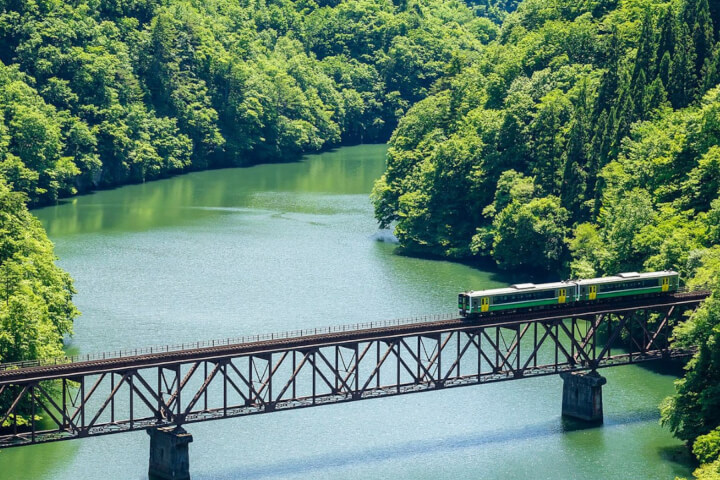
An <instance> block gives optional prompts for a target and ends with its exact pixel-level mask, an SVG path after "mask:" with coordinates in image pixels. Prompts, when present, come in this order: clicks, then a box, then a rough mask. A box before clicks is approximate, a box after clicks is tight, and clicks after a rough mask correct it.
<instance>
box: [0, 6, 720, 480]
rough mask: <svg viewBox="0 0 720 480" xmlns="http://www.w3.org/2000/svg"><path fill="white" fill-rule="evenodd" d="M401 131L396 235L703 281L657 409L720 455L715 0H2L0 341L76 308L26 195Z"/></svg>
mask: <svg viewBox="0 0 720 480" xmlns="http://www.w3.org/2000/svg"><path fill="white" fill-rule="evenodd" d="M388 138H389V150H388V157H387V158H388V164H387V170H386V172H385V174H384V175H383V177H382V178H381V179H380V180H378V182H377V183H376V185H375V188H374V189H373V193H372V200H373V203H374V207H375V213H376V217H377V219H378V221H379V223H380V225H381V227H387V226H390V225H392V226H394V232H395V235H396V237H397V239H398V242H399V247H398V249H399V252H402V253H403V254H407V255H415V256H422V257H425V258H440V259H450V260H454V261H460V262H463V263H467V264H470V265H482V264H485V262H491V263H493V264H494V265H495V266H496V267H497V268H499V269H501V270H506V271H509V272H512V271H519V270H523V271H528V272H533V274H534V275H535V276H536V277H537V278H579V277H593V276H599V275H606V274H614V273H617V272H620V271H631V270H637V271H643V270H663V269H674V270H677V271H679V272H680V273H681V275H682V277H683V278H684V279H686V280H687V283H688V284H689V285H691V286H696V287H704V288H709V289H711V290H712V291H713V295H712V297H711V298H710V299H709V300H708V301H707V302H706V303H705V305H704V306H703V307H702V308H701V309H699V310H698V311H697V312H696V313H695V314H694V315H693V316H692V318H690V319H688V320H687V321H686V322H684V323H682V324H681V325H680V326H679V327H678V328H677V329H676V331H675V341H676V342H678V343H679V344H681V345H684V346H688V345H695V346H698V347H699V351H698V353H697V355H696V356H695V357H694V358H693V360H692V361H690V362H689V364H688V366H687V372H686V374H685V377H684V378H682V379H680V380H678V382H677V384H676V394H675V395H674V396H672V397H670V398H668V399H667V400H666V401H665V402H664V403H663V405H662V406H661V416H662V422H663V423H664V424H665V425H666V426H667V427H668V428H670V429H671V430H672V431H673V433H674V434H675V435H676V436H677V437H678V438H680V439H682V440H683V441H684V442H686V443H687V444H688V446H689V447H691V448H692V451H693V453H694V455H695V456H696V458H697V459H698V460H699V461H700V462H701V466H700V467H699V468H698V470H697V471H696V476H697V477H698V478H701V479H705V480H707V479H717V478H720V4H719V3H718V2H710V1H709V0H581V1H577V0H522V1H520V0H466V1H461V0H451V1H444V0H395V1H390V0H344V1H341V0H268V1H260V0H241V1H233V0H204V1H200V0H127V1H123V2H116V1H112V0H75V1H73V2H60V1H57V0H0V230H2V235H1V236H0V292H3V293H4V295H0V300H3V301H2V302H1V303H0V322H2V323H1V324H2V327H1V329H0V361H3V362H10V361H17V360H26V359H31V358H39V357H44V356H52V355H55V354H57V352H58V351H60V349H61V348H62V339H63V336H64V335H68V334H71V332H72V321H73V319H74V318H75V317H76V316H77V315H78V312H77V309H76V308H75V307H74V306H73V304H72V294H73V293H74V289H73V285H72V280H71V279H70V277H69V276H68V275H67V274H66V273H65V272H62V270H60V269H59V268H58V267H57V266H55V263H54V262H55V256H54V253H53V249H52V244H51V243H50V241H49V240H48V238H47V236H46V235H45V232H44V231H43V230H42V226H41V225H40V224H39V222H38V221H37V220H36V219H34V218H33V217H32V215H31V214H30V213H29V211H28V208H32V207H37V206H42V205H49V204H53V203H56V202H57V201H58V200H59V199H61V198H67V197H70V196H72V195H75V194H78V193H88V192H91V191H94V190H96V189H105V188H114V187H117V186H121V185H126V184H129V183H141V182H145V181H148V180H153V179H160V178H167V177H169V176H173V175H176V174H179V173H184V172H189V171H198V170H205V169H210V168H224V167H233V166H249V165H254V164H257V163H269V162H280V161H286V160H287V159H296V158H299V157H300V156H301V155H302V154H304V153H312V152H318V151H323V150H326V149H328V148H333V147H336V146H340V145H348V144H358V143H373V142H384V141H387V139H388ZM3 401H5V400H4V399H3V398H1V397H0V404H2V403H3Z"/></svg>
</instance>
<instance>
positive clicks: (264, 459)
mask: <svg viewBox="0 0 720 480" xmlns="http://www.w3.org/2000/svg"><path fill="white" fill-rule="evenodd" d="M384 154H385V146H383V145H362V146H357V147H345V148H341V149H338V150H336V151H332V152H327V153H323V154H319V155H312V156H308V157H306V158H305V159H304V160H303V161H301V162H298V163H288V164H278V165H261V166H257V167H252V168H245V169H226V170H215V171H207V172H199V173H193V174H189V175H183V176H179V177H176V178H172V179H168V180H162V181H157V182H152V183H148V184H143V185H132V186H126V187H122V188H118V189H116V190H110V191H103V192H98V193H95V194H92V195H86V196H82V197H77V198H73V199H71V200H69V201H67V202H65V203H63V204H61V205H59V206H55V207H48V208H44V209H40V210H36V211H35V214H36V215H38V217H39V218H40V220H41V221H42V223H43V224H44V225H45V227H46V228H47V231H48V234H49V236H50V238H51V239H52V240H53V241H54V242H55V244H56V252H57V255H58V256H59V257H60V261H59V263H60V265H61V266H62V267H63V268H65V269H66V270H68V271H69V272H70V273H71V274H72V276H73V277H74V278H75V281H76V287H77V289H78V292H79V293H78V295H77V296H76V303H77V305H78V307H79V308H80V310H81V311H82V312H83V315H82V317H80V318H79V319H78V320H77V322H76V324H75V336H74V338H73V339H72V340H71V341H70V343H69V348H70V349H71V350H72V351H73V352H77V353H94V352H103V351H113V350H116V349H119V348H128V347H142V346H150V345H161V344H175V343H181V342H193V341H197V340H207V339H219V338H226V337H236V336H241V335H247V334H255V333H268V332H278V331H285V330H294V329H300V328H310V327H322V326H327V325H332V324H349V323H355V322H364V321H370V320H384V319H392V318H399V317H409V316H413V315H415V314H430V313H445V312H453V311H454V307H455V301H456V295H457V292H459V291H461V290H465V289H470V288H472V289H480V288H486V287H492V286H498V285H501V284H504V283H506V282H508V281H515V280H518V279H517V278H515V279H507V278H503V277H501V276H498V275H497V274H495V273H493V272H484V271H479V270H475V269H472V268H470V267H467V266H463V265H458V264H453V263H449V262H441V261H432V260H422V259H415V258H408V257H403V256H399V255H397V254H395V253H394V250H395V248H396V245H395V244H394V243H392V237H391V236H390V235H388V233H387V232H379V231H378V229H377V225H376V222H375V221H374V219H373V215H372V207H371V205H370V201H369V198H368V193H369V191H370V189H371V187H372V184H373V181H374V180H375V179H376V178H378V177H379V176H380V175H381V174H382V172H383V169H384ZM603 375H605V376H606V377H607V378H608V384H607V385H606V386H605V387H604V403H605V424H604V426H602V427H599V428H592V429H586V430H572V429H571V428H569V427H568V425H567V424H566V423H564V422H563V421H562V419H561V417H560V403H561V392H562V381H561V380H560V378H558V377H554V376H550V377H542V378H536V379H526V380H522V381H514V382H506V383H498V384H489V385H483V386H479V387H467V388H459V389H450V390H445V391H437V392H428V393H420V394H414V395H404V396H400V397H394V398H384V399H377V400H372V401H363V402H354V403H349V404H341V405H332V406H324V407H320V408H312V409H303V410H297V411H290V412H282V413H277V414H273V415H258V416H252V417H245V418H239V419H232V420H223V421H219V422H209V423H201V424H193V425H190V426H189V427H188V430H189V431H190V433H192V434H193V436H194V443H192V444H191V445H190V452H191V472H192V474H193V479H195V480H201V479H277V478H291V479H337V478H349V479H356V478H357V479H375V478H382V479H396V478H400V479H447V480H455V479H515V478H518V479H525V478H528V479H672V478H674V477H675V476H676V475H689V473H690V471H691V466H689V465H688V464H687V456H686V455H685V454H684V453H683V450H682V447H681V445H680V444H679V442H678V441H676V440H675V439H673V437H672V436H671V435H670V433H669V432H668V431H666V430H664V429H662V428H661V427H660V426H659V424H658V417H659V415H658V409H657V405H658V403H659V402H660V401H661V400H662V399H663V397H665V396H666V395H668V394H669V393H671V392H672V389H673V386H672V383H673V377H672V376H670V375H665V374H661V373H657V372H655V371H652V370H648V369H644V368H640V367H636V366H629V367H618V368H612V369H607V370H604V371H603ZM147 458H148V437H147V435H146V434H145V433H144V432H137V433H124V434H120V435H110V436H105V437H97V438H90V439H84V440H74V441H70V442H60V443H55V444H48V445H39V446H32V447H22V448H18V449H10V450H5V451H2V452H0V478H1V479H13V480H15V479H47V480H49V479H53V480H94V479H102V480H115V479H117V480H120V479H123V480H125V479H144V478H147V474H146V472H147Z"/></svg>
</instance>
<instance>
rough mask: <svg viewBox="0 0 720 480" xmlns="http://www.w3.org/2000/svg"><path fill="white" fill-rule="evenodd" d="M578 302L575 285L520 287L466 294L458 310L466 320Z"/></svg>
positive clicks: (519, 285) (559, 283) (532, 285)
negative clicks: (468, 317)
mask: <svg viewBox="0 0 720 480" xmlns="http://www.w3.org/2000/svg"><path fill="white" fill-rule="evenodd" d="M576 299H577V286H576V285H575V283H573V282H555V283H543V284H540V285H535V284H533V283H521V284H517V285H512V286H510V287H507V288H496V289H493V290H479V291H474V292H463V293H461V294H460V295H458V308H459V310H460V315H462V316H464V317H465V316H471V315H479V314H483V313H488V312H499V311H511V310H517V309H519V308H523V309H532V308H547V307H549V306H552V305H563V304H567V303H573V302H575V301H576Z"/></svg>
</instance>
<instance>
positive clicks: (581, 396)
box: [560, 370, 607, 423]
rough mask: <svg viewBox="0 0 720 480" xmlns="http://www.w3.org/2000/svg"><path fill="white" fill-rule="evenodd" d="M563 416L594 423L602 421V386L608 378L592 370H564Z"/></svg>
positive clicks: (562, 374)
mask: <svg viewBox="0 0 720 480" xmlns="http://www.w3.org/2000/svg"><path fill="white" fill-rule="evenodd" d="M560 377H561V378H562V379H563V400H562V414H563V417H571V418H574V419H577V420H582V421H585V422H592V423H602V421H603V406H602V386H603V385H605V384H606V383H607V379H606V378H605V377H603V376H601V375H600V374H599V373H597V372H596V371H595V370H593V371H592V372H563V373H561V374H560Z"/></svg>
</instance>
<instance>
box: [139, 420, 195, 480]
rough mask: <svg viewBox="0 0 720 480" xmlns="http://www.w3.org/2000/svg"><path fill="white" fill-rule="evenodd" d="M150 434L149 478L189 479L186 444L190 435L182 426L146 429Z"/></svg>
mask: <svg viewBox="0 0 720 480" xmlns="http://www.w3.org/2000/svg"><path fill="white" fill-rule="evenodd" d="M147 433H148V435H150V466H149V469H148V477H149V480H190V455H189V452H188V445H189V443H190V442H192V441H193V438H192V435H190V434H189V433H187V432H186V431H185V429H183V428H182V427H161V428H153V429H150V430H147Z"/></svg>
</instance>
